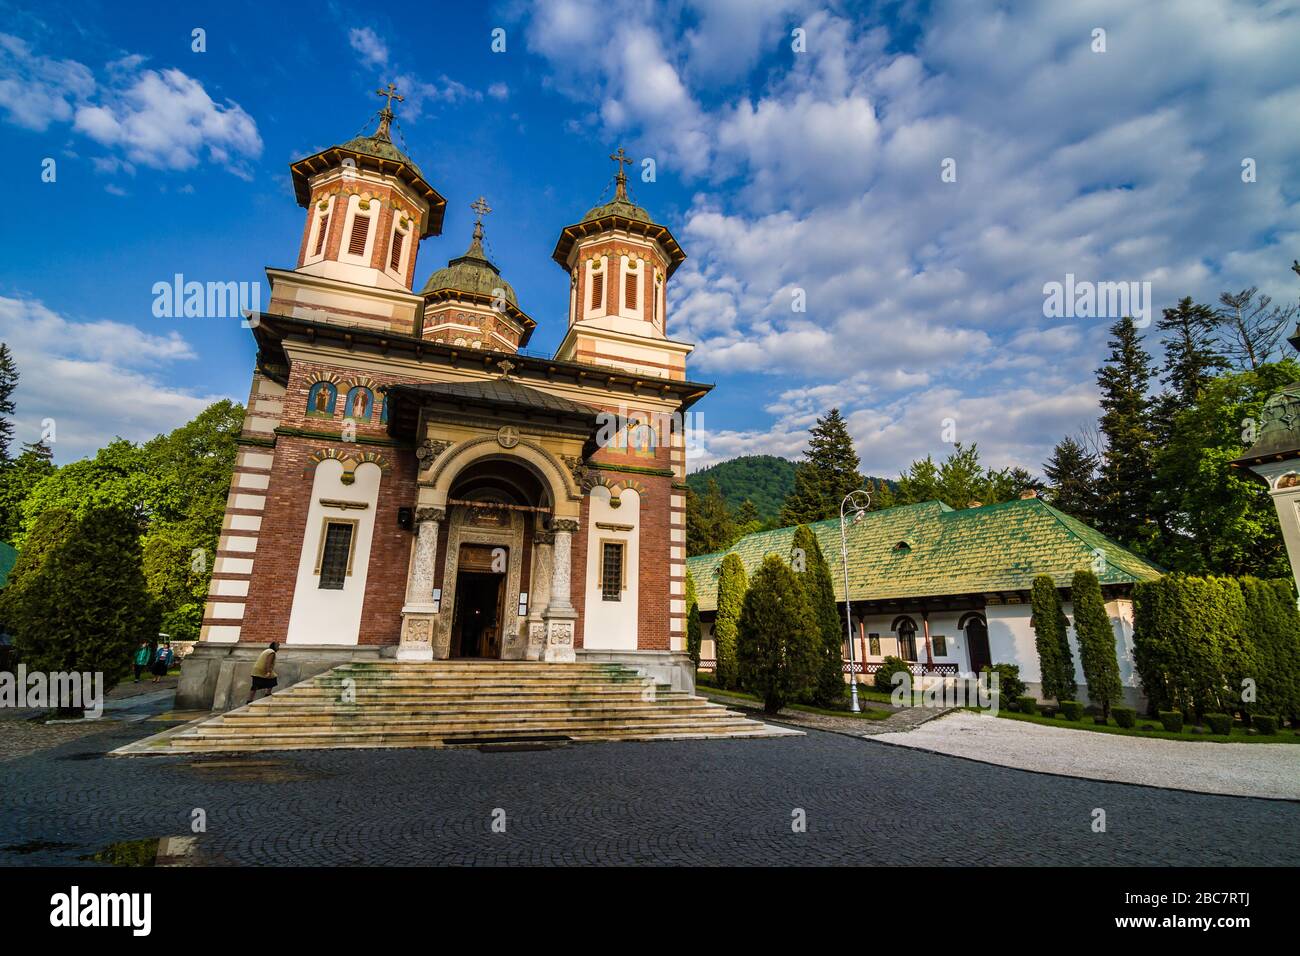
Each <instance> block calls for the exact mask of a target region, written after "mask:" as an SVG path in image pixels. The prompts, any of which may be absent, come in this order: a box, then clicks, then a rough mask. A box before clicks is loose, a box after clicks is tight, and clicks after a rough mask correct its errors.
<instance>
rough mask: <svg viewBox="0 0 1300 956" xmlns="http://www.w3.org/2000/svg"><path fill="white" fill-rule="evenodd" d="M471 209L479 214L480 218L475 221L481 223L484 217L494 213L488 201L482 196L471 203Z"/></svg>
mask: <svg viewBox="0 0 1300 956" xmlns="http://www.w3.org/2000/svg"><path fill="white" fill-rule="evenodd" d="M469 208H470V209H473V210H474V211H475V212H476V213H478V218H477V219H475V220H474V221H475V222H479V223H481V222H482V221H483V217H484V216H486V215H487V214H488V213H490V212H491V211H492V207H491V206H489V205H488V204H487V200H486V199H484V198H483V197H482V196H479V197H478V199H475V200H474V201H473V202H472V203H470V204H469Z"/></svg>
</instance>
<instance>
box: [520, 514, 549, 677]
mask: <svg viewBox="0 0 1300 956" xmlns="http://www.w3.org/2000/svg"><path fill="white" fill-rule="evenodd" d="M554 547H555V532H553V531H538V532H536V533H535V534H534V535H533V574H532V586H533V596H532V606H531V607H530V608H529V610H528V647H527V649H526V650H525V651H524V660H528V661H540V660H541V659H542V649H543V648H544V647H545V646H546V622H545V621H544V620H543V619H542V614H543V612H544V611H545V610H546V608H547V607H548V606H549V605H550V603H551V574H552V573H553V571H554V569H555V554H554Z"/></svg>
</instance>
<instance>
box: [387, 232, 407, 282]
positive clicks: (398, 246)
mask: <svg viewBox="0 0 1300 956" xmlns="http://www.w3.org/2000/svg"><path fill="white" fill-rule="evenodd" d="M405 239H406V237H405V236H404V235H402V234H401V233H400V232H398V231H397V230H396V229H394V230H393V251H392V253H391V254H390V255H389V257H388V268H390V269H392V270H393V271H394V272H396V271H397V270H398V269H400V268H401V266H402V242H403V240H405Z"/></svg>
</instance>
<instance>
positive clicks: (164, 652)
mask: <svg viewBox="0 0 1300 956" xmlns="http://www.w3.org/2000/svg"><path fill="white" fill-rule="evenodd" d="M175 659H176V655H174V654H173V653H172V646H171V642H169V641H164V642H163V646H162V647H160V648H158V653H157V655H155V656H154V659H153V668H152V669H153V682H154V683H155V684H156V683H158V682H159V681H160V680H162V679H163V678H164V677H166V676H167V669H168V668H170V667H171V666H172V661H173V660H175Z"/></svg>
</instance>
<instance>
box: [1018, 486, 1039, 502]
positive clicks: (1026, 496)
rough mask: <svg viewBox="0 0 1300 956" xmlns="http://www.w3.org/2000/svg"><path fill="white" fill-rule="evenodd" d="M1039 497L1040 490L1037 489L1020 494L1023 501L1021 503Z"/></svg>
mask: <svg viewBox="0 0 1300 956" xmlns="http://www.w3.org/2000/svg"><path fill="white" fill-rule="evenodd" d="M1037 497H1038V489H1037V488H1030V489H1028V490H1027V491H1022V492H1020V500H1021V501H1025V500H1027V499H1029V498H1037Z"/></svg>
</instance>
